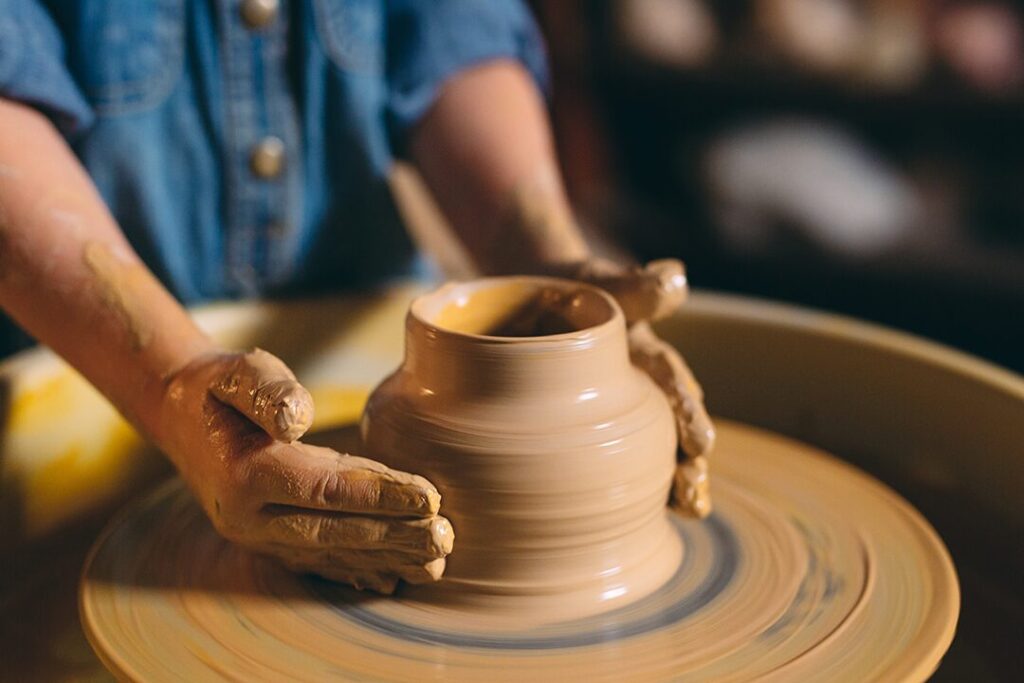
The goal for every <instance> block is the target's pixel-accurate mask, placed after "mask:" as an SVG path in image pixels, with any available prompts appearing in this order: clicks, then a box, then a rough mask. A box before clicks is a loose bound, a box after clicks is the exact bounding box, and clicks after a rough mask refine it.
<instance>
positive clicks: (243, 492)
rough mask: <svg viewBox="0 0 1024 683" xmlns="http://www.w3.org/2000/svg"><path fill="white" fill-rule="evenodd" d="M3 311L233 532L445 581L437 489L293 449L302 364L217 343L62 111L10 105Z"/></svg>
mask: <svg viewBox="0 0 1024 683" xmlns="http://www.w3.org/2000/svg"><path fill="white" fill-rule="evenodd" d="M0 307H3V309H4V310H5V311H7V313H8V314H10V315H11V316H12V317H13V318H14V319H15V320H17V321H18V323H20V324H21V325H22V326H23V327H24V328H25V329H26V330H27V331H28V332H29V333H31V334H32V335H34V336H35V337H36V338H38V339H39V340H40V341H42V342H44V343H46V344H47V345H49V346H50V347H51V348H53V349H54V350H55V351H56V352H57V353H59V354H60V355H61V356H63V357H64V358H65V359H66V360H67V361H68V362H69V363H70V364H71V365H73V366H74V367H75V368H76V369H77V370H78V371H79V372H81V373H82V374H83V375H84V376H85V377H86V378H87V379H89V381H91V382H92V383H93V384H94V385H95V386H96V387H97V388H98V389H99V390H100V391H101V392H102V393H103V394H104V395H105V396H107V398H108V399H110V401H111V402H112V403H113V404H114V405H115V406H117V408H118V409H119V410H120V411H121V412H122V413H123V414H124V415H125V416H126V417H127V418H128V419H129V420H131V421H132V422H133V423H134V424H135V426H136V427H138V428H139V429H140V431H142V432H143V433H144V434H146V435H147V436H149V437H150V438H152V439H153V440H154V441H156V442H157V444H158V445H159V446H161V448H162V450H163V451H164V452H165V453H166V454H167V455H168V457H169V458H170V459H171V460H172V461H173V462H174V464H175V465H176V466H177V467H178V469H179V470H180V471H181V473H182V475H183V476H184V477H185V479H186V480H187V481H188V482H189V484H190V485H191V487H192V489H193V491H194V492H195V494H196V496H197V498H198V499H199V501H200V503H202V505H203V506H204V508H205V509H206V512H207V514H208V515H209V516H210V517H211V520H212V521H213V523H214V525H215V526H216V527H217V528H218V530H220V531H221V532H222V533H223V534H224V535H226V536H228V537H229V538H232V539H233V540H237V541H239V542H241V543H243V544H246V545H248V546H250V547H254V548H257V549H260V550H266V551H267V552H270V553H271V554H273V553H275V552H277V553H281V554H284V555H285V556H286V557H287V559H288V561H289V562H290V563H291V564H292V565H293V566H294V567H295V568H296V569H300V570H304V571H312V572H315V573H320V574H324V575H327V576H329V577H330V578H337V579H341V580H344V581H349V582H352V583H358V584H362V585H368V586H371V587H375V588H378V589H381V590H389V589H390V588H392V587H393V586H394V582H395V581H396V580H397V578H398V577H402V578H408V579H410V580H430V579H431V578H436V577H437V576H438V575H440V572H441V571H442V570H443V568H444V559H443V557H444V555H446V554H447V552H448V551H449V550H450V549H451V529H450V526H448V523H447V520H444V518H441V517H437V516H436V513H437V510H438V504H439V499H438V495H437V491H436V490H435V489H434V487H433V486H431V485H430V484H429V482H427V481H426V480H424V479H422V478H420V477H414V476H412V475H408V474H405V473H401V472H394V471H392V470H389V469H388V468H386V467H384V466H382V465H379V464H378V463H373V462H370V461H367V460H364V459H362V458H356V457H352V456H341V455H339V454H337V453H334V452H333V451H329V450H328V449H323V448H315V447H312V446H306V445H303V444H299V443H291V441H292V440H293V439H295V438H297V437H298V436H301V434H302V433H303V432H305V430H306V429H307V428H308V427H309V426H310V423H311V421H312V403H311V399H310V396H309V394H308V392H306V390H305V389H304V388H303V387H302V386H301V385H300V384H299V383H298V381H297V380H296V379H295V376H294V375H293V374H292V373H291V371H290V370H288V368H287V367H285V365H284V364H283V363H282V362H281V361H280V360H278V359H277V358H275V357H273V356H272V355H270V354H268V353H266V352H262V351H258V350H257V351H254V352H252V353H248V354H237V353H227V352H224V351H221V350H219V349H217V348H216V347H215V346H214V344H213V342H212V341H211V340H210V339H208V338H207V337H206V336H205V335H204V334H203V333H202V332H200V331H199V329H198V328H197V327H196V326H195V325H194V324H193V322H192V320H191V318H190V317H189V316H188V314H187V313H186V312H185V311H184V309H183V308H182V307H181V306H180V304H179V303H178V302H177V301H176V300H175V299H174V298H173V297H172V296H171V295H170V294H169V293H168V292H167V291H166V290H165V289H164V288H163V286H161V284H160V283H159V282H158V281H157V280H156V278H155V277H154V276H153V275H152V274H151V273H150V271H149V270H148V269H147V268H146V267H145V265H143V263H142V262H141V261H140V260H139V257H138V256H137V255H136V254H135V252H134V251H133V250H132V248H131V247H130V246H129V244H128V242H127V240H126V239H125V237H124V235H123V234H122V233H121V230H120V228H119V227H118V225H117V223H116V222H115V220H114V218H113V217H112V216H111V214H110V213H109V211H108V210H107V208H106V206H105V205H104V203H103V201H102V199H101V198H100V196H99V194H98V192H97V191H96V188H95V187H94V186H93V184H92V181H91V180H90V178H89V177H88V175H87V174H86V172H85V170H84V169H83V168H82V166H81V165H80V164H79V162H78V160H77V159H76V158H75V157H74V155H73V154H72V152H71V150H70V149H69V148H68V146H67V145H66V144H65V142H64V140H63V139H62V138H61V137H60V135H59V134H58V133H57V131H56V130H55V129H54V128H53V126H52V125H51V124H50V123H49V121H47V119H46V118H45V117H43V116H42V115H41V114H39V113H38V112H36V111H35V110H33V109H30V108H28V107H25V106H22V105H19V104H15V103H12V102H9V101H5V100H3V99H0ZM339 513H361V516H360V517H359V518H358V519H356V520H351V519H350V518H349V517H346V515H344V514H339ZM415 518H420V519H415ZM388 538H394V539H396V542H395V543H394V544H389V543H388V542H386V541H385V540H382V539H388ZM379 550H386V551H387V552H385V553H380V552H377V551H379Z"/></svg>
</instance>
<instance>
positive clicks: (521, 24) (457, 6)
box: [387, 0, 548, 149]
mask: <svg viewBox="0 0 1024 683" xmlns="http://www.w3.org/2000/svg"><path fill="white" fill-rule="evenodd" d="M387 6H388V24H387V79H388V111H387V116H388V126H389V132H390V134H391V137H392V141H393V142H394V143H395V144H396V146H397V147H398V148H399V149H400V148H401V147H402V146H403V145H404V142H405V139H406V136H407V133H408V131H409V129H410V128H412V126H414V125H415V124H416V123H417V122H418V121H419V120H420V118H422V116H423V115H424V114H425V113H426V112H427V110H428V109H429V108H430V106H431V105H432V104H433V103H434V100H435V99H436V97H437V93H438V91H439V89H440V88H441V86H442V85H443V83H444V82H445V81H446V80H447V79H448V78H450V77H451V76H453V75H455V74H456V73H458V72H459V71H461V70H463V69H465V68H466V67H469V66H472V65H474V64H479V63H481V62H485V61H490V60H492V59H500V58H507V59H515V60H518V61H520V62H521V63H522V64H523V65H524V66H525V67H526V68H527V69H528V70H529V71H530V73H531V74H533V77H534V79H535V80H536V81H537V84H538V86H539V87H540V88H541V90H544V91H547V87H548V70H547V56H546V54H545V51H544V42H543V40H542V38H541V35H540V31H539V30H538V28H537V25H536V23H535V22H534V20H533V16H532V15H531V14H530V10H529V9H528V8H527V7H526V6H525V5H524V4H523V2H522V1H521V0H389V2H388V3H387Z"/></svg>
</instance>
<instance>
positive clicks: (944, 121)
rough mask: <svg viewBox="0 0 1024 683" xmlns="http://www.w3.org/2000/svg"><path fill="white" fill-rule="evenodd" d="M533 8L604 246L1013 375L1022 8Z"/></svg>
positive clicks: (1020, 305) (873, 3) (1020, 329)
mask: <svg viewBox="0 0 1024 683" xmlns="http://www.w3.org/2000/svg"><path fill="white" fill-rule="evenodd" d="M532 4H533V8H534V11H535V13H536V15H537V17H538V20H539V22H540V24H541V26H542V29H543V31H544V32H545V34H546V36H547V39H548V45H549V51H550V59H551V63H552V73H553V91H552V93H553V100H552V106H553V115H554V120H555V128H556V135H557V141H558V145H559V148H560V149H559V151H560V155H561V159H562V163H563V165H564V171H565V176H566V181H567V184H568V187H569V192H570V194H571V196H572V199H573V201H574V204H575V206H576V207H577V210H578V211H579V213H580V216H581V219H582V220H583V222H584V223H585V225H586V227H587V229H588V230H589V232H590V233H591V235H592V236H593V237H594V238H595V239H596V240H598V241H604V242H606V243H608V244H621V245H623V246H625V247H626V248H628V249H629V250H631V251H633V252H634V253H635V254H636V255H637V256H638V257H640V258H643V259H651V258H659V257H665V256H674V257H679V258H682V259H683V260H684V261H686V263H687V265H688V269H689V273H690V278H691V282H692V283H694V284H695V286H697V287H704V288H714V289H720V290H725V291H735V292H743V293H748V294H754V295H757V296H762V297H771V298H776V299H781V300H787V301H792V302H796V303H800V304H806V305H811V306H815V307H819V308H824V309H828V310H833V311H838V312H843V313H847V314H851V315H855V316H858V317H862V318H866V319H869V320H874V321H877V322H881V323H884V324H887V325H891V326H894V327H897V328H901V329H904V330H908V331H911V332H915V333H917V334H921V335H925V336H927V337H931V338H934V339H937V340H939V341H943V342H945V343H947V344H951V345H953V346H956V347H959V348H961V349H964V350H967V351H970V352H972V353H975V354H978V355H980V356H983V357H985V358H988V359H990V360H992V361H995V362H997V363H1000V364H1002V365H1005V366H1008V367H1011V368H1013V369H1016V370H1017V371H1024V135H1022V124H1024V1H1022V0H1017V1H1014V2H1011V1H1001V2H993V1H984V2H967V1H961V2H955V1H948V2H947V1H945V0H713V1H712V0H559V1H558V2H550V1H549V2H545V1H543V0H535V1H534V2H533V3H532Z"/></svg>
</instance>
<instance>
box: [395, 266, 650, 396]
mask: <svg viewBox="0 0 1024 683" xmlns="http://www.w3.org/2000/svg"><path fill="white" fill-rule="evenodd" d="M536 281H537V279H534V280H532V281H531V282H532V283H534V284H535V283H536ZM541 282H543V281H542V280H541ZM479 283H488V281H487V280H482V281H477V282H475V283H466V284H457V285H452V286H449V287H444V288H442V289H440V290H439V291H438V292H436V293H435V294H434V295H433V296H432V297H428V298H427V299H426V300H424V301H421V302H419V303H420V304H421V305H418V306H414V307H413V309H412V310H410V312H409V316H408V318H407V319H406V345H405V349H406V357H405V364H404V367H403V370H404V372H405V373H406V374H407V375H408V377H409V378H415V382H416V384H417V385H418V387H419V389H420V391H422V392H425V393H427V394H428V395H436V396H445V395H448V396H459V397H461V398H479V397H482V396H486V395H491V394H503V395H516V396H519V397H529V396H531V395H539V396H543V395H547V394H549V393H550V392H551V391H552V390H554V389H557V390H558V392H559V393H560V394H562V395H566V393H567V392H568V393H573V394H577V395H581V396H583V397H584V398H586V397H587V394H588V392H593V391H595V387H596V386H599V385H601V384H602V376H603V377H608V376H609V375H610V376H621V374H622V373H628V372H630V365H629V352H628V349H627V347H626V335H625V334H624V332H625V322H624V320H623V318H622V314H621V312H619V310H618V309H617V308H616V307H614V306H612V305H610V303H609V302H608V301H607V300H606V299H604V298H603V297H601V296H598V295H596V293H595V292H593V291H592V290H590V289H581V290H580V291H578V292H569V293H566V292H565V291H562V290H560V291H559V292H558V293H557V298H556V299H553V300H548V301H543V300H542V299H543V298H544V297H545V296H547V297H554V296H556V294H553V293H552V291H553V290H542V289H536V290H535V289H531V288H529V287H527V286H525V285H521V284H520V285H518V286H515V287H509V288H508V291H504V292H502V294H501V297H500V298H501V301H500V302H499V303H494V302H488V303H489V304H490V305H491V306H492V307H493V309H495V310H496V312H495V313H494V315H493V316H490V317H489V318H488V319H487V320H479V319H473V318H472V316H469V315H464V314H463V310H462V309H463V308H465V309H466V310H468V311H476V310H478V309H479V308H480V306H479V303H480V302H475V301H474V299H475V298H478V297H479V296H489V297H490V296H493V295H494V291H495V289H496V288H495V287H494V286H493V285H490V287H489V288H488V289H486V290H485V291H484V292H481V293H480V294H475V292H474V291H472V290H470V291H467V287H470V286H471V285H473V286H480V285H479ZM563 285H564V283H563ZM498 289H499V290H500V288H498ZM563 290H564V286H563ZM549 331H554V333H553V334H550V333H546V332H549ZM494 332H497V334H495V333H494ZM508 332H514V333H516V334H507V333H508ZM502 333H505V334H502ZM531 333H538V334H531Z"/></svg>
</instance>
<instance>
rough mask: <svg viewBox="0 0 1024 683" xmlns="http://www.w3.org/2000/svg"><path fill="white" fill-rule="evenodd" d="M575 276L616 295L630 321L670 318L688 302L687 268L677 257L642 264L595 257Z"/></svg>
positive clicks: (627, 320) (627, 319)
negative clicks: (624, 263) (621, 264)
mask: <svg viewBox="0 0 1024 683" xmlns="http://www.w3.org/2000/svg"><path fill="white" fill-rule="evenodd" d="M575 277H576V278H577V279H579V280H583V281H584V282H589V283H590V284H593V285H596V286H598V287H600V288H602V289H604V290H605V291H607V292H608V293H610V294H611V295H612V296H614V297H615V300H616V301H618V302H619V306H621V307H622V312H623V313H624V314H625V315H626V322H627V323H633V322H636V321H639V320H660V319H662V318H665V317H667V316H668V315H670V314H671V313H672V312H673V311H675V310H676V309H678V308H679V307H680V306H681V305H682V304H683V302H684V301H686V295H687V291H688V285H687V281H686V271H685V270H684V268H683V264H682V262H681V261H677V260H676V259H662V260H658V261H651V262H650V263H648V264H647V265H646V266H643V267H640V266H632V267H625V266H620V265H618V264H616V263H613V262H611V261H607V260H604V259H592V260H590V261H587V262H585V263H584V264H583V265H582V266H580V267H579V270H578V271H577V273H576V275H575Z"/></svg>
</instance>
